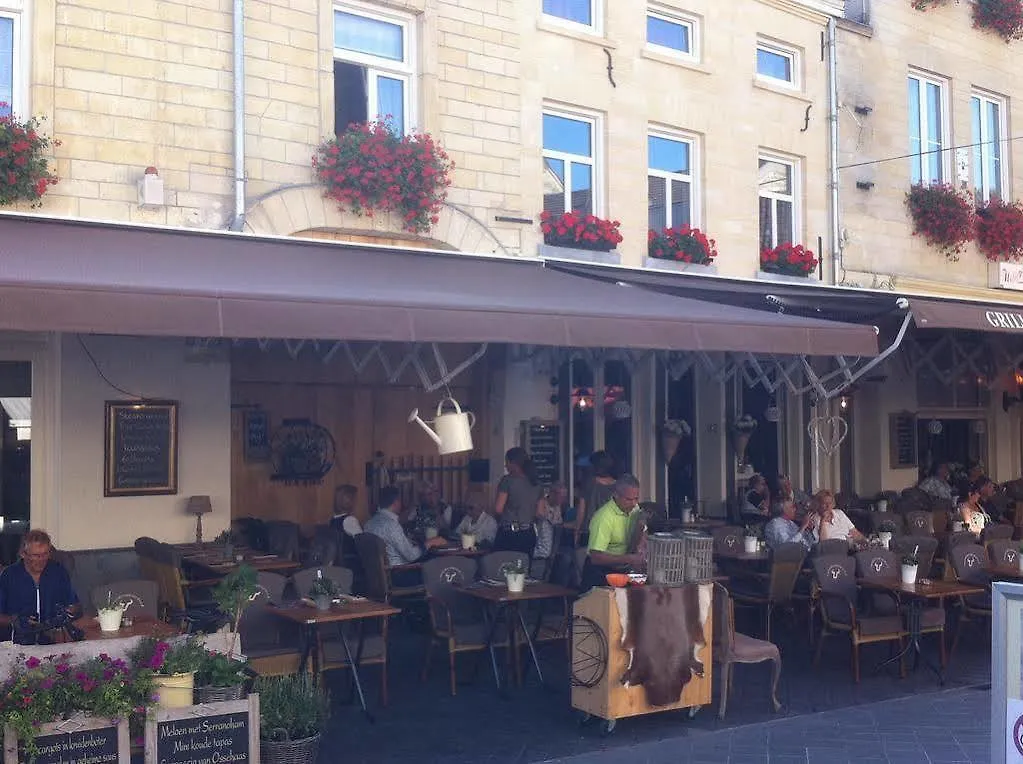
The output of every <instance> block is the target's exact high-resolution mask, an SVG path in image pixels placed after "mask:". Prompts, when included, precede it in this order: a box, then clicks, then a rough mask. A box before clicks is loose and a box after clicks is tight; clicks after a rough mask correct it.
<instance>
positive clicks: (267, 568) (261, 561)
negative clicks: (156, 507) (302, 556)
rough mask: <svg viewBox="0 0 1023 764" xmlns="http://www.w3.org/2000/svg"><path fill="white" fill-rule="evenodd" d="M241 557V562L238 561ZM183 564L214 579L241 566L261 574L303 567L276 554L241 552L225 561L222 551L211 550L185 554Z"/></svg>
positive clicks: (182, 559)
mask: <svg viewBox="0 0 1023 764" xmlns="http://www.w3.org/2000/svg"><path fill="white" fill-rule="evenodd" d="M238 557H241V560H240V561H239V560H238ZM181 561H182V562H183V563H187V564H188V565H192V566H194V567H196V568H199V569H201V570H202V571H203V573H204V574H205V573H208V574H210V575H212V576H214V577H219V576H226V575H227V574H228V573H231V572H233V571H234V570H235V569H236V568H238V566H240V565H243V564H244V565H248V566H250V567H252V568H255V569H256V570H257V571H259V572H261V573H290V572H292V571H294V570H298V569H299V568H300V567H302V565H301V564H300V563H298V562H295V561H294V560H287V559H285V558H283V557H278V556H277V555H275V554H260V553H254V552H239V553H238V554H237V555H236V556H235V558H234V559H225V555H224V553H223V552H222V551H220V550H209V551H201V552H193V553H191V554H183V555H182V557H181Z"/></svg>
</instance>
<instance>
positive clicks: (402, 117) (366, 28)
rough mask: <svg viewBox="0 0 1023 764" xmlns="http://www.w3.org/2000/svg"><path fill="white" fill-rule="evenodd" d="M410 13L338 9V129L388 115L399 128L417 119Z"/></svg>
mask: <svg viewBox="0 0 1023 764" xmlns="http://www.w3.org/2000/svg"><path fill="white" fill-rule="evenodd" d="M413 44H414V40H413V34H412V19H411V18H410V17H405V16H398V15H393V16H392V15H390V14H387V15H384V14H381V13H379V12H376V11H374V12H373V13H370V12H369V11H362V10H360V9H357V8H355V7H347V6H345V7H344V8H339V9H336V10H335V11H334V131H335V132H337V133H340V132H343V131H344V130H345V129H346V128H347V127H348V125H350V124H351V123H353V122H366V121H370V120H374V119H378V118H383V117H389V118H390V119H391V121H392V122H393V124H394V128H395V130H397V131H399V132H407V131H408V130H409V129H410V128H411V127H412V125H413V124H414V123H415V114H414V110H413V104H414V101H413V92H412V91H413V87H414V79H415V78H414V74H415V71H414V66H415V65H414V63H413V62H414V61H415V51H414V49H413Z"/></svg>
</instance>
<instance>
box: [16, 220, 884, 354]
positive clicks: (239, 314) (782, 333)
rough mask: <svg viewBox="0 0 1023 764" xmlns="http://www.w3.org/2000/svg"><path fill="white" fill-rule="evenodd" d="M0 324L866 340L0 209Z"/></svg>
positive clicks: (798, 324)
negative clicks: (4, 211)
mask: <svg viewBox="0 0 1023 764" xmlns="http://www.w3.org/2000/svg"><path fill="white" fill-rule="evenodd" d="M0 329H10V330H25V331H68V332H88V333H104V334H139V335H174V336H197V337H229V338H281V339H285V338H307V339H325V340H326V339H346V340H373V341H393V342H509V343H519V344H531V345H553V346H562V347H628V348H646V349H663V350H708V351H713V350H718V351H752V352H760V353H776V354H787V355H789V354H790V355H835V354H844V355H858V356H870V355H875V354H876V353H877V340H876V337H875V332H874V330H873V329H872V327H869V326H859V325H853V324H841V323H836V322H830V321H822V320H815V319H805V318H798V317H795V316H786V315H779V314H773V313H768V312H765V311H757V310H751V309H747V308H740V307H733V306H729V305H721V304H716V303H712V302H704V301H700V300H693V299H687V298H683V297H671V296H667V295H660V294H655V293H651V292H649V291H646V290H643V289H638V288H635V287H632V286H628V285H624V284H616V283H601V282H599V281H596V280H592V279H587V278H584V277H579V276H572V275H569V274H564V273H558V272H555V271H553V270H550V269H547V268H543V267H542V266H541V264H540V263H539V262H537V261H533V260H517V259H511V258H496V257H482V256H473V255H465V254H452V253H440V252H424V251H422V250H415V251H409V250H403V249H398V248H392V247H374V246H366V245H362V244H360V245H354V244H342V243H337V242H326V241H316V240H303V239H290V238H282V237H259V236H252V235H246V234H236V233H230V232H221V231H192V230H180V229H167V228H156V227H143V226H133V225H124V224H109V223H94V222H89V221H76V220H63V219H53V218H46V217H36V216H31V215H17V214H0Z"/></svg>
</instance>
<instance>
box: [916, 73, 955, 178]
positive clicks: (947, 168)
mask: <svg viewBox="0 0 1023 764" xmlns="http://www.w3.org/2000/svg"><path fill="white" fill-rule="evenodd" d="M906 79H907V83H908V81H909V80H916V81H917V90H918V91H919V93H918V95H919V98H918V100H919V102H920V113H919V114H918V116H919V118H920V147H921V153H920V154H911V155H910V157H909V161H910V163H911V164H910V179H912V176H913V164H912V163H913V162H915V161H917V159H918V158H919V161H920V162H921V173H920V181H921V182H923V180H924V178H923V176H924V173H923V157H924V156H927V155H926V154H924V153H923V152H924V150H925V149H924V144H925V143H926V141H927V132H928V130H927V128H928V124H929V123H928V121H927V98H926V92H927V90H926V88H925V87H924V86H925V85H937V86H938V97H939V98H940V99H941V104H940V106H941V149H940V150H939V151H938V156H939V162H938V168H939V169H940V170H941V177H940V178H938V181H937V182H939V183H948V182H950V179H951V177H952V167H951V158H950V155H951V150H950V148H949V147H950V146H951V145H952V129H951V124H950V117H951V114H950V111H949V97H948V94H949V87H948V80H945V79H942V78H940V77H935V76H934V75H931V74H926V73H925V72H921V71H919V70H918V69H910V70H909V74H908V75H907V76H906ZM906 116H907V120H906V138H907V139H908V138H909V124H910V118H911V115H910V114H909V103H908V98H907V103H906Z"/></svg>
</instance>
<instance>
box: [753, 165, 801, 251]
mask: <svg viewBox="0 0 1023 764" xmlns="http://www.w3.org/2000/svg"><path fill="white" fill-rule="evenodd" d="M761 162H776V163H778V164H784V165H788V167H789V170H790V171H791V173H792V193H791V194H780V193H778V192H777V191H766V190H764V189H762V188H760V163H761ZM761 199H771V200H772V202H771V247H772V248H773V247H777V246H778V244H779V243H780V242H779V241H778V205H777V204H776V203H775V202H778V201H782V202H790V203H791V204H792V243H793V244H799V243H800V240H801V239H802V236H801V233H802V230H803V229H802V203H801V199H802V184H801V183H800V162H799V160H798V159H796V158H795V157H787V156H782V155H780V154H772V153H771V152H768V151H761V152H759V153H758V154H757V249H759V248H760V200H761Z"/></svg>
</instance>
